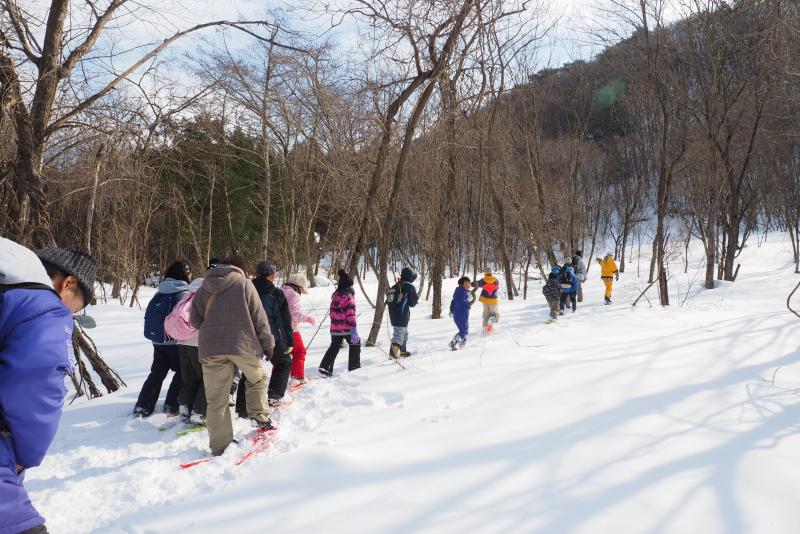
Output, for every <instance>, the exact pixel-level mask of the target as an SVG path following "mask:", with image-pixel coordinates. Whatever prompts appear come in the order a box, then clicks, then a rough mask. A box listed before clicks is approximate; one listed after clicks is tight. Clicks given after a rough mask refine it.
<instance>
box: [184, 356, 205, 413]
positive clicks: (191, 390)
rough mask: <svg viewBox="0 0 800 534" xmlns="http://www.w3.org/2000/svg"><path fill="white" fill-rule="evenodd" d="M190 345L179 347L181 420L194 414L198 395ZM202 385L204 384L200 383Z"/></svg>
mask: <svg viewBox="0 0 800 534" xmlns="http://www.w3.org/2000/svg"><path fill="white" fill-rule="evenodd" d="M191 348H195V347H189V346H188V345H178V362H179V364H180V366H181V390H180V392H179V393H178V411H179V412H180V415H181V418H184V419H185V418H186V417H189V416H190V415H191V414H192V406H193V405H194V398H195V395H196V394H197V389H198V380H197V376H195V371H194V369H193V368H192V362H191V356H190V351H189V349H191ZM200 383H201V384H202V382H200Z"/></svg>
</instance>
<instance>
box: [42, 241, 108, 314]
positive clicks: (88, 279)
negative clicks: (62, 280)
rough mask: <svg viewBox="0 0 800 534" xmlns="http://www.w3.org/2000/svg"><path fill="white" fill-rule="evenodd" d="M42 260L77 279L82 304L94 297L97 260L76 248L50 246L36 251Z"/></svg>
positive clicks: (87, 302)
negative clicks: (81, 295) (81, 294)
mask: <svg viewBox="0 0 800 534" xmlns="http://www.w3.org/2000/svg"><path fill="white" fill-rule="evenodd" d="M36 255H37V256H39V259H40V260H41V261H42V262H47V263H49V264H51V265H53V266H54V267H57V268H58V269H60V270H62V271H64V272H65V273H67V274H71V275H72V276H74V277H75V278H77V279H78V286H80V288H81V292H82V293H83V301H84V305H88V304H89V303H90V302H91V301H92V299H93V298H94V281H95V278H96V276H97V260H96V259H94V258H93V257H92V256H89V255H88V254H86V253H85V252H83V251H82V250H79V249H77V248H58V247H51V248H45V249H42V250H39V251H37V252H36Z"/></svg>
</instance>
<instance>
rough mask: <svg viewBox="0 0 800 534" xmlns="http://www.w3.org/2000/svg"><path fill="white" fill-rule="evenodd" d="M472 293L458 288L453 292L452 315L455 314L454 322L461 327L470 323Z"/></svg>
mask: <svg viewBox="0 0 800 534" xmlns="http://www.w3.org/2000/svg"><path fill="white" fill-rule="evenodd" d="M469 301H470V292H469V290H468V289H464V288H463V287H461V286H458V287H457V288H456V290H455V291H454V292H453V299H452V300H451V301H450V313H452V314H453V320H454V321H455V322H456V324H457V325H459V327H461V326H462V325H465V324H467V322H468V321H469V308H470V302H469Z"/></svg>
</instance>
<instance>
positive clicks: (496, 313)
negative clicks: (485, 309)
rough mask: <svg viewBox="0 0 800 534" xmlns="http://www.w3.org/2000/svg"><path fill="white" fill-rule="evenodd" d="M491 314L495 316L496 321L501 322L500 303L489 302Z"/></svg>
mask: <svg viewBox="0 0 800 534" xmlns="http://www.w3.org/2000/svg"><path fill="white" fill-rule="evenodd" d="M489 315H493V316H494V322H495V323H499V322H500V305H499V304H489Z"/></svg>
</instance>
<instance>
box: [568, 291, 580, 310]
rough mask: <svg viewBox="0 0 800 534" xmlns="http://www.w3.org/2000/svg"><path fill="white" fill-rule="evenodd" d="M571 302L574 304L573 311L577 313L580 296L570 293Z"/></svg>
mask: <svg viewBox="0 0 800 534" xmlns="http://www.w3.org/2000/svg"><path fill="white" fill-rule="evenodd" d="M569 300H570V302H571V303H572V311H575V310H576V309H577V308H578V294H577V293H570V295H569Z"/></svg>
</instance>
